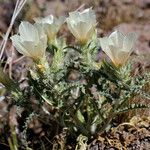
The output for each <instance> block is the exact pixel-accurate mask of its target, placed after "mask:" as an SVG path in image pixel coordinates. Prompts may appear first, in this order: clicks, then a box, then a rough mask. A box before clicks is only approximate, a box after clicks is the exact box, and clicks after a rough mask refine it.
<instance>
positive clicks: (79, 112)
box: [77, 110, 85, 123]
mask: <svg viewBox="0 0 150 150" xmlns="http://www.w3.org/2000/svg"><path fill="white" fill-rule="evenodd" d="M77 117H78V119H79V120H80V122H82V123H85V119H84V116H83V115H82V113H81V111H80V110H78V111H77Z"/></svg>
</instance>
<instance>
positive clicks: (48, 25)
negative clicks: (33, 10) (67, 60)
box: [34, 15, 65, 42]
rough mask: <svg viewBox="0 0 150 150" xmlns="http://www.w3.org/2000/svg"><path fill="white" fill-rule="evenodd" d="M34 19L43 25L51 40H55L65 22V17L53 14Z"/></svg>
mask: <svg viewBox="0 0 150 150" xmlns="http://www.w3.org/2000/svg"><path fill="white" fill-rule="evenodd" d="M34 21H35V22H36V23H39V24H41V25H42V26H43V28H44V31H45V33H46V34H47V36H48V40H49V42H51V41H53V40H55V37H56V34H57V32H58V31H59V29H60V27H61V25H62V24H63V23H64V22H65V18H64V17H59V18H55V17H54V16H53V15H49V16H47V17H45V18H34Z"/></svg>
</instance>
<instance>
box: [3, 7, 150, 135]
mask: <svg viewBox="0 0 150 150" xmlns="http://www.w3.org/2000/svg"><path fill="white" fill-rule="evenodd" d="M76 17H77V18H76ZM52 18H53V17H52ZM46 19H48V18H46ZM35 20H36V19H35ZM89 20H90V21H92V23H89ZM67 23H68V26H69V29H70V31H71V32H72V33H73V35H74V36H75V37H76V39H77V43H76V44H75V45H73V46H72V45H68V44H66V43H65V41H64V40H63V39H60V38H56V34H55V40H53V42H52V43H51V41H52V40H48V42H47V37H48V38H49V39H50V33H49V32H47V30H48V29H49V28H48V27H47V26H48V24H47V23H42V21H39V18H38V21H37V22H36V23H35V24H34V25H31V24H30V23H28V22H22V23H21V25H20V27H19V34H20V35H14V36H13V37H11V39H12V42H13V45H14V46H15V47H16V49H17V50H18V51H19V52H20V53H22V54H23V55H25V56H28V57H31V58H32V59H33V65H32V66H31V67H30V68H29V69H28V87H27V88H26V90H24V91H21V90H19V87H18V88H17V90H16V89H15V90H14V89H11V93H12V94H13V99H14V103H15V104H16V105H19V106H21V107H26V109H30V111H31V112H36V113H37V114H38V113H39V112H38V111H36V110H34V109H33V108H32V107H31V95H32V96H34V97H35V99H36V101H37V105H38V108H39V109H41V110H42V109H43V108H44V110H45V112H46V114H48V115H49V117H50V118H51V119H53V120H55V122H56V123H57V124H58V126H59V127H60V128H67V129H68V131H69V133H70V134H72V135H75V137H77V136H78V135H79V134H80V133H82V134H83V135H85V136H87V137H89V136H91V135H99V134H101V133H103V132H104V131H105V130H106V129H107V128H108V127H109V125H110V123H111V121H112V119H113V118H115V117H116V116H117V115H118V114H120V113H123V112H126V111H129V110H133V109H138V108H148V105H146V104H145V105H144V104H140V103H136V104H135V103H130V104H129V103H128V102H129V101H131V99H133V98H134V97H135V96H143V97H145V98H147V99H150V96H149V94H148V93H146V92H145V91H144V87H145V86H147V85H148V84H149V77H150V75H149V72H145V74H143V75H132V74H131V72H132V62H131V61H129V57H130V54H131V53H132V51H133V45H134V42H135V39H136V35H135V34H134V33H130V34H128V35H127V36H124V35H123V33H121V32H119V31H115V32H113V33H112V34H111V35H110V36H109V37H108V38H107V37H105V38H100V39H99V38H97V35H96V27H95V26H96V17H95V14H94V11H93V10H92V9H91V8H90V9H86V10H84V11H83V12H77V11H75V12H72V13H70V15H69V17H68V18H67ZM45 26H46V27H47V28H46V27H45ZM45 28H46V29H47V30H46V31H45ZM52 30H53V29H52ZM49 31H50V30H49ZM100 46H101V48H102V50H103V51H104V52H106V54H107V55H108V57H109V58H110V59H109V58H108V57H107V58H101V59H100V60H96V56H97V55H98V53H102V51H101V48H100ZM99 50H100V51H99ZM46 54H50V55H51V56H53V57H52V61H51V63H48V61H47V58H46ZM0 79H1V78H0ZM2 81H3V80H2ZM2 83H3V84H4V85H5V83H4V82H2ZM6 86H7V85H6ZM45 103H47V104H49V107H50V111H48V110H46V108H45V107H44V104H45Z"/></svg>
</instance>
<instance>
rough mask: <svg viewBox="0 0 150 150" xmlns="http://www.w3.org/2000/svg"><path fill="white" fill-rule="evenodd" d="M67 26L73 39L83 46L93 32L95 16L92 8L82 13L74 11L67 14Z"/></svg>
mask: <svg viewBox="0 0 150 150" xmlns="http://www.w3.org/2000/svg"><path fill="white" fill-rule="evenodd" d="M67 24H68V28H69V30H70V32H71V33H72V34H73V35H74V36H75V38H76V39H77V40H78V41H79V42H80V43H83V44H84V43H86V42H88V40H90V38H91V37H92V35H93V33H94V31H95V26H96V16H95V13H94V11H93V10H92V8H89V9H85V10H84V11H82V12H78V11H74V12H71V13H69V17H68V18H67Z"/></svg>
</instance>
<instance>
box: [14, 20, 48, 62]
mask: <svg viewBox="0 0 150 150" xmlns="http://www.w3.org/2000/svg"><path fill="white" fill-rule="evenodd" d="M11 40H12V43H13V45H14V47H16V49H17V51H18V52H19V53H21V54H23V55H25V56H28V57H31V58H33V59H34V60H36V61H37V60H40V59H42V58H43V57H45V50H46V47H47V36H46V34H45V33H44V31H43V30H42V28H40V26H38V25H36V24H34V25H32V24H30V23H29V22H22V23H21V24H20V26H19V35H18V34H16V35H14V36H12V37H11Z"/></svg>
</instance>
